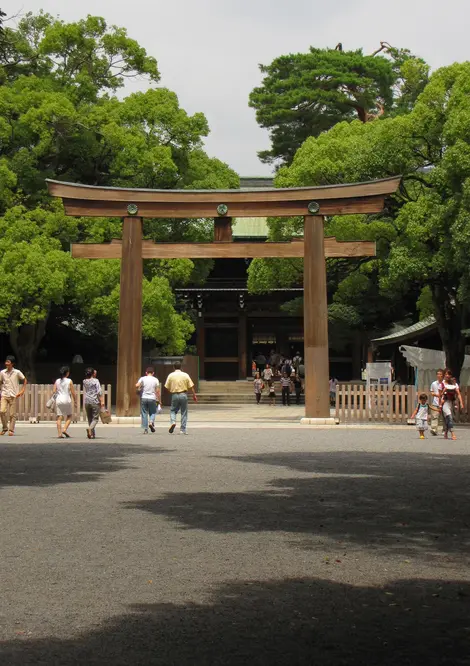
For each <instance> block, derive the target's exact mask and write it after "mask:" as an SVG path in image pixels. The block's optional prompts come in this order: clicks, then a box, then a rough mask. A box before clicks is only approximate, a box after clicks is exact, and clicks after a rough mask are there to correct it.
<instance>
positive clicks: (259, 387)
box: [253, 372, 264, 405]
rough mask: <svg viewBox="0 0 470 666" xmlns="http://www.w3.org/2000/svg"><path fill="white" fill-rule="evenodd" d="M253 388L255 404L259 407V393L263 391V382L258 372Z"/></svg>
mask: <svg viewBox="0 0 470 666" xmlns="http://www.w3.org/2000/svg"><path fill="white" fill-rule="evenodd" d="M253 388H254V391H255V398H256V404H257V405H259V403H260V400H261V391H262V390H263V389H264V384H263V380H262V379H261V377H260V375H259V372H257V373H256V375H255V381H254V382H253Z"/></svg>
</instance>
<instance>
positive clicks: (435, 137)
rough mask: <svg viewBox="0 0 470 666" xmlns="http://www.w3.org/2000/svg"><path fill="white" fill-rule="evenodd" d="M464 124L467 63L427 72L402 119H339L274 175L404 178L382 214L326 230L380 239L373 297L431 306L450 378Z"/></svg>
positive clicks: (468, 178)
mask: <svg viewBox="0 0 470 666" xmlns="http://www.w3.org/2000/svg"><path fill="white" fill-rule="evenodd" d="M469 128H470V63H462V64H455V65H452V66H450V67H444V68H442V69H440V70H438V71H436V72H435V73H434V74H433V75H432V76H431V79H430V81H429V83H428V85H427V86H426V88H425V89H424V91H423V92H422V93H421V95H420V96H419V97H418V100H417V102H416V104H415V105H414V108H413V110H412V111H411V112H410V113H409V114H406V115H399V116H396V117H393V118H386V119H383V120H379V121H377V122H374V123H366V124H363V123H360V122H358V121H353V122H352V123H346V122H344V123H340V124H338V125H336V126H335V127H334V128H332V129H331V130H330V131H329V132H328V133H325V134H323V135H321V136H319V137H318V138H314V137H310V138H309V139H307V141H305V143H304V144H303V145H302V147H301V148H300V149H299V151H298V152H297V154H296V157H295V159H294V161H293V163H292V165H291V166H290V167H286V168H283V169H281V170H280V172H279V175H278V178H277V184H278V185H279V186H294V185H295V186H301V185H320V184H325V183H342V182H354V181H361V180H370V179H372V178H380V177H387V176H391V175H396V174H403V182H402V185H401V187H400V190H399V192H398V193H397V195H396V196H394V197H393V198H391V199H390V200H389V201H388V203H387V206H386V209H385V211H384V213H383V214H380V215H373V216H368V217H362V218H361V217H359V218H358V217H357V216H354V217H353V218H333V220H332V221H330V222H329V224H328V227H327V231H328V232H334V233H335V235H337V237H338V238H339V239H343V238H345V236H346V237H347V236H350V234H352V235H353V236H355V237H356V238H361V237H363V238H368V237H370V236H367V233H366V230H367V229H368V228H371V233H372V232H373V233H375V232H377V233H378V234H379V237H380V242H381V245H379V254H378V258H377V259H373V260H370V261H367V262H365V263H364V264H363V266H362V267H361V270H362V271H363V272H364V273H365V274H366V275H367V273H369V274H370V275H374V271H376V275H377V279H378V281H379V285H380V293H381V294H382V295H384V296H386V297H387V298H390V299H392V300H395V302H396V301H397V300H398V301H401V300H405V299H407V300H408V301H409V300H410V298H412V299H413V300H414V303H415V307H419V308H420V309H421V308H422V309H423V311H424V312H425V313H426V314H428V311H429V300H431V302H432V308H433V313H434V315H435V317H436V320H437V324H438V328H439V333H440V336H441V340H442V345H443V349H444V351H445V353H446V362H447V364H448V365H449V366H450V367H451V368H452V369H453V370H454V372H456V373H459V371H460V368H461V365H462V362H463V356H464V348H465V339H464V337H463V335H462V330H463V329H466V328H468V313H469V304H470V264H469V262H468V255H469V252H470V133H469ZM373 230H375V231H373ZM356 232H357V235H356ZM353 293H354V290H353V292H346V294H345V297H344V298H343V297H342V296H341V290H340V294H339V296H338V298H340V300H342V302H348V303H350V298H351V295H352V294H353ZM426 304H428V305H427V307H426Z"/></svg>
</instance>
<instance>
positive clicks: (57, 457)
mask: <svg viewBox="0 0 470 666" xmlns="http://www.w3.org/2000/svg"><path fill="white" fill-rule="evenodd" d="M167 451H168V450H167V449H164V448H156V447H143V446H129V445H122V444H113V443H110V442H109V440H107V441H106V443H103V444H96V443H82V442H79V443H74V444H70V443H60V444H59V443H57V444H55V443H51V444H49V443H44V444H20V445H18V444H13V443H12V444H6V443H5V444H4V443H1V444H0V461H1V464H0V487H2V486H51V485H55V484H58V483H79V482H80V483H81V482H84V481H98V480H99V479H100V478H101V477H102V476H103V474H106V473H108V472H117V471H120V470H123V469H128V468H130V467H131V465H130V464H129V461H128V459H129V458H130V457H131V456H134V455H140V454H159V453H166V452H167Z"/></svg>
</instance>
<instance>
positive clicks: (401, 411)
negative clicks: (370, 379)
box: [335, 384, 470, 424]
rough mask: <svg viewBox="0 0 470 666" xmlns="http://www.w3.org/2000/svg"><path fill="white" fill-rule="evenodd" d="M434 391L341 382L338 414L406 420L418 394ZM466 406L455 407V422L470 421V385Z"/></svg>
mask: <svg viewBox="0 0 470 666" xmlns="http://www.w3.org/2000/svg"><path fill="white" fill-rule="evenodd" d="M421 392H424V393H426V394H427V395H428V396H429V399H430V403H431V395H430V391H429V390H426V389H418V390H417V389H416V387H415V386H404V385H403V386H394V387H389V386H381V385H376V386H371V387H370V389H369V391H368V390H367V387H366V386H365V385H362V384H361V385H357V384H337V386H336V402H335V408H336V409H335V416H336V418H337V419H339V421H340V423H401V424H406V423H408V420H409V418H410V416H411V414H412V413H413V412H414V409H415V407H416V404H417V396H418V395H419V394H420V393H421ZM461 392H462V399H463V403H464V409H463V410H460V409H455V410H454V421H455V423H470V387H469V386H465V387H463V388H462V389H461Z"/></svg>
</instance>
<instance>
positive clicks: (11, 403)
mask: <svg viewBox="0 0 470 666" xmlns="http://www.w3.org/2000/svg"><path fill="white" fill-rule="evenodd" d="M14 365H15V357H14V356H7V357H6V360H5V370H2V371H1V372H0V391H1V393H2V399H1V401H0V417H1V419H2V432H1V433H0V435H6V433H8V434H9V435H10V437H12V436H13V435H14V433H15V424H16V400H17V398H21V396H22V395H23V394H24V392H25V389H26V384H27V383H28V381H27V379H26V377H25V376H24V374H23V373H22V372H21V370H16V368H15V367H14ZM20 381H21V382H23V388H22V389H20Z"/></svg>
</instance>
